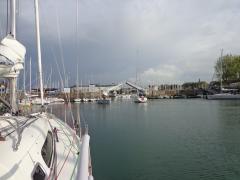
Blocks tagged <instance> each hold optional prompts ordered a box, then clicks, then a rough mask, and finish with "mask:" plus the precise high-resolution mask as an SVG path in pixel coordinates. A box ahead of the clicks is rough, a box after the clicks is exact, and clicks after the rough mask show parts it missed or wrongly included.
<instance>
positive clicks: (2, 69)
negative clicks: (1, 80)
mask: <svg viewBox="0 0 240 180" xmlns="http://www.w3.org/2000/svg"><path fill="white" fill-rule="evenodd" d="M25 54H26V48H25V47H24V46H23V45H22V44H21V43H20V42H18V41H17V40H16V39H15V38H13V37H12V36H11V35H7V36H6V37H5V38H3V40H2V41H1V42H0V76H8V74H18V73H19V71H20V70H21V69H23V63H24V57H25Z"/></svg>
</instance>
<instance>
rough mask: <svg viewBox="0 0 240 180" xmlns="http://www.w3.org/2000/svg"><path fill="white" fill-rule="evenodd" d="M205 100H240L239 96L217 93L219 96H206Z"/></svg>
mask: <svg viewBox="0 0 240 180" xmlns="http://www.w3.org/2000/svg"><path fill="white" fill-rule="evenodd" d="M207 99H210V100H240V94H230V93H219V94H213V95H207Z"/></svg>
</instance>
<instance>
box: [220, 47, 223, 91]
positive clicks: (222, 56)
mask: <svg viewBox="0 0 240 180" xmlns="http://www.w3.org/2000/svg"><path fill="white" fill-rule="evenodd" d="M222 61H223V49H221V60H220V62H221V78H220V93H222V76H223V64H222V63H223V62H222Z"/></svg>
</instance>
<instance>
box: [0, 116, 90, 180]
mask: <svg viewBox="0 0 240 180" xmlns="http://www.w3.org/2000/svg"><path fill="white" fill-rule="evenodd" d="M0 119H1V121H0V125H1V126H0V127H1V128H0V130H1V135H2V136H1V137H0V138H2V140H1V141H0V149H1V154H0V159H1V161H0V169H1V170H0V179H24V180H28V179H29V180H31V179H33V175H34V174H35V169H36V167H38V166H40V168H41V170H42V173H43V175H44V177H45V179H59V180H60V179H63V180H65V179H77V177H79V176H80V175H84V177H88V178H91V177H92V174H91V171H89V169H88V168H86V167H90V166H91V163H90V162H89V154H88V153H86V152H89V136H88V135H85V136H87V137H88V139H87V140H88V141H87V142H85V143H84V144H83V143H81V141H80V139H79V137H78V136H77V135H76V133H75V132H74V131H73V130H72V129H71V128H70V127H69V126H68V125H67V124H65V123H63V122H62V121H61V120H60V119H58V118H56V117H55V116H54V115H52V114H47V113H42V114H39V113H38V114H35V115H32V116H31V117H30V118H29V117H23V116H18V118H17V120H16V117H13V116H11V115H10V116H9V115H8V116H0ZM4 119H5V120H4ZM9 122H11V124H10V123H9ZM13 126H15V127H17V126H20V127H19V128H20V129H17V130H16V129H15V127H13ZM54 128H56V130H54ZM18 130H19V131H18ZM9 132H12V133H11V135H8V134H9ZM49 135H50V137H51V138H48V137H49ZM3 137H4V138H3ZM46 141H48V143H47V144H48V146H49V148H47V149H44V150H43V147H44V144H45V143H46ZM49 141H51V142H52V143H53V144H51V142H50V143H49ZM83 146H84V147H83ZM80 149H84V152H85V153H84V154H81V151H80ZM46 160H49V162H48V161H46ZM54 163H56V164H54ZM80 164H81V165H80ZM53 167H56V169H55V170H56V171H55V172H54V171H53V169H52V168H53ZM83 167H84V168H83ZM79 173H80V174H79ZM81 177H82V176H81Z"/></svg>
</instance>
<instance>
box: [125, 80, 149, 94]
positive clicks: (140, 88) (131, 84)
mask: <svg viewBox="0 0 240 180" xmlns="http://www.w3.org/2000/svg"><path fill="white" fill-rule="evenodd" d="M126 84H127V85H129V86H131V87H132V88H135V89H137V90H138V91H139V92H141V93H145V89H144V88H142V87H140V86H138V85H136V84H134V83H131V82H129V81H126Z"/></svg>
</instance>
